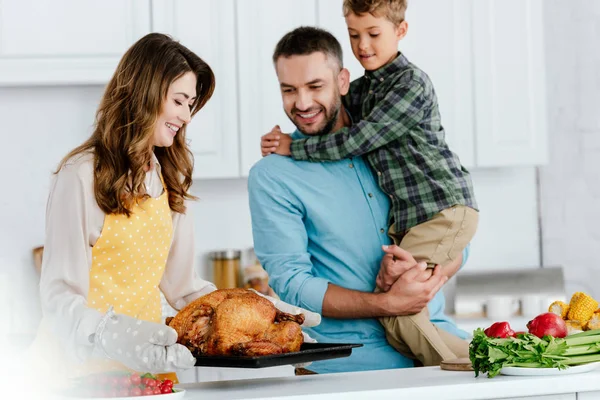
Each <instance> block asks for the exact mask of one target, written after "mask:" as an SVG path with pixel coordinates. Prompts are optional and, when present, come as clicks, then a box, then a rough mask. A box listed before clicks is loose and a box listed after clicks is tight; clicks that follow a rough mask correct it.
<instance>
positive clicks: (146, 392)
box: [142, 387, 154, 396]
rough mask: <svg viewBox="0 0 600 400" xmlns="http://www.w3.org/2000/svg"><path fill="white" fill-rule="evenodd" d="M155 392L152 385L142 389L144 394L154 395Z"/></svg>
mask: <svg viewBox="0 0 600 400" xmlns="http://www.w3.org/2000/svg"><path fill="white" fill-rule="evenodd" d="M153 394H154V389H153V388H151V387H146V388H144V390H142V396H152V395H153Z"/></svg>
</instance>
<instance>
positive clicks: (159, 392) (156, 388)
mask: <svg viewBox="0 0 600 400" xmlns="http://www.w3.org/2000/svg"><path fill="white" fill-rule="evenodd" d="M152 389H153V390H154V394H161V393H162V392H161V390H160V388H159V387H158V386H155V387H153V388H152Z"/></svg>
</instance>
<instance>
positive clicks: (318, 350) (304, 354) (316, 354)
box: [196, 343, 362, 368]
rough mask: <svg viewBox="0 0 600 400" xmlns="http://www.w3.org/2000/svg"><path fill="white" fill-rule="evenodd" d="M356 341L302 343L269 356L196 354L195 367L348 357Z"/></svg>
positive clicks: (263, 365)
mask: <svg viewBox="0 0 600 400" xmlns="http://www.w3.org/2000/svg"><path fill="white" fill-rule="evenodd" d="M356 347H362V344H356V343H303V344H302V346H301V347H300V351H297V352H295V353H285V354H273V355H269V356H255V357H244V356H196V367H227V368H266V367H275V366H278V365H289V364H301V363H306V362H312V361H323V360H330V359H332V358H341V357H348V356H350V354H352V349H353V348H356Z"/></svg>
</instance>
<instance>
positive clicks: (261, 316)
mask: <svg viewBox="0 0 600 400" xmlns="http://www.w3.org/2000/svg"><path fill="white" fill-rule="evenodd" d="M166 322H167V325H169V326H170V327H172V328H173V329H175V330H176V331H177V336H178V339H177V342H178V343H181V344H183V345H184V346H186V347H187V348H188V349H190V351H191V352H192V354H194V355H195V356H198V355H203V356H205V355H237V356H262V355H270V354H280V353H289V352H295V351H299V350H300V346H301V345H302V343H303V342H304V338H303V336H302V330H301V328H300V325H301V324H302V323H303V322H304V315H302V314H298V315H292V314H287V313H284V312H281V311H279V310H278V309H277V308H275V306H274V305H273V304H272V303H271V302H270V301H269V300H267V299H265V298H263V297H261V296H259V295H257V294H256V293H254V292H251V291H249V290H247V289H221V290H216V291H214V292H212V293H209V294H207V295H205V296H202V297H200V298H199V299H197V300H195V301H193V302H191V303H190V304H188V305H187V306H185V307H184V308H183V309H182V310H181V311H179V313H177V315H176V316H175V317H173V318H168V319H167V321H166Z"/></svg>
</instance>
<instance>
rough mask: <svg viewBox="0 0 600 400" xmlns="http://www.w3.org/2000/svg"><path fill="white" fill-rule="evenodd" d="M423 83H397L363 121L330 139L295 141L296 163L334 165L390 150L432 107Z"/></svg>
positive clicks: (294, 155)
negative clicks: (331, 162) (309, 162)
mask: <svg viewBox="0 0 600 400" xmlns="http://www.w3.org/2000/svg"><path fill="white" fill-rule="evenodd" d="M430 103H431V100H430V99H429V98H428V96H427V93H426V90H425V88H424V87H423V83H421V82H417V81H416V80H411V81H409V82H406V81H404V80H403V81H402V82H399V83H397V84H396V85H394V86H393V87H392V89H390V90H389V91H388V93H387V94H386V95H385V96H384V97H383V99H381V100H380V101H378V102H377V104H376V105H375V107H374V108H373V110H372V111H371V113H370V114H369V115H367V116H366V117H365V118H364V119H363V120H361V121H358V122H357V123H355V124H353V125H352V126H350V127H346V128H342V129H340V130H338V131H336V132H332V133H330V134H327V135H322V136H314V137H311V138H308V139H300V140H294V141H293V142H292V144H291V156H292V157H293V158H294V159H296V160H309V161H333V160H341V159H343V158H347V157H353V156H360V155H363V154H367V153H369V152H371V151H373V150H376V149H378V148H380V147H382V146H386V145H387V144H389V143H390V142H392V141H394V140H397V139H399V138H401V137H402V136H403V135H404V134H406V133H407V132H409V131H411V130H413V129H415V128H416V127H417V126H418V124H419V123H420V122H421V121H422V119H423V117H424V114H425V112H426V109H427V108H428V107H429V106H430Z"/></svg>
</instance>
